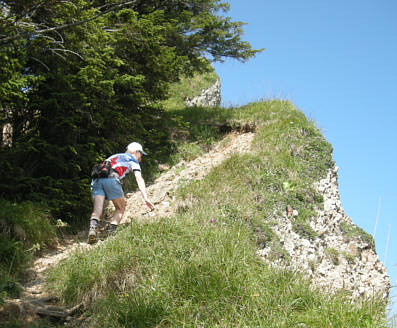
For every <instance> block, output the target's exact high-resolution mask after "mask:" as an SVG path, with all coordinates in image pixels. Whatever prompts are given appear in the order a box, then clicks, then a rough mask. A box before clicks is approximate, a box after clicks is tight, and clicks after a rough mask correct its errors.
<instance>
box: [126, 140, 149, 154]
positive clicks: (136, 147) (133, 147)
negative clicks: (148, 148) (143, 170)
mask: <svg viewBox="0 0 397 328" xmlns="http://www.w3.org/2000/svg"><path fill="white" fill-rule="evenodd" d="M127 150H128V151H129V152H131V153H133V152H134V151H137V150H138V151H139V152H141V153H142V154H143V155H147V153H146V152H144V151H143V149H142V145H141V144H140V143H137V142H131V143H130V144H129V145H128V146H127Z"/></svg>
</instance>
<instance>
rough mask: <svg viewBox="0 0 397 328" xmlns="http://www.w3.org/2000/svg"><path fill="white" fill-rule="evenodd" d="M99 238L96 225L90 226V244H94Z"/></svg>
mask: <svg viewBox="0 0 397 328" xmlns="http://www.w3.org/2000/svg"><path fill="white" fill-rule="evenodd" d="M96 240H97V233H96V228H95V227H90V231H88V241H87V243H88V244H94V243H95V242H96Z"/></svg>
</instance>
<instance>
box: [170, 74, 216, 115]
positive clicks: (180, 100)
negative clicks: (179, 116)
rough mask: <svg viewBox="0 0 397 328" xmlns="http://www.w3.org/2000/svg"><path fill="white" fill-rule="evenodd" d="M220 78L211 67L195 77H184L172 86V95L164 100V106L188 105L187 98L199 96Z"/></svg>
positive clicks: (181, 106)
mask: <svg viewBox="0 0 397 328" xmlns="http://www.w3.org/2000/svg"><path fill="white" fill-rule="evenodd" d="M218 79H219V77H218V75H217V74H216V72H215V71H214V70H213V69H212V67H209V71H208V72H205V73H202V74H197V73H196V74H195V75H194V76H193V77H182V78H181V80H180V81H179V82H178V83H174V84H172V85H171V87H170V92H169V93H170V97H169V98H168V99H167V100H165V101H164V102H163V106H164V107H165V108H167V109H169V110H174V109H180V108H184V107H186V104H185V99H186V98H189V99H192V98H194V97H195V96H199V95H200V94H201V92H202V91H203V90H206V89H208V88H209V87H211V86H212V85H214V84H215V82H216V81H217V80H218Z"/></svg>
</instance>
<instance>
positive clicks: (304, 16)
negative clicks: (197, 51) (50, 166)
mask: <svg viewBox="0 0 397 328" xmlns="http://www.w3.org/2000/svg"><path fill="white" fill-rule="evenodd" d="M227 2H228V3H229V4H230V5H231V10H230V11H229V12H228V13H226V14H225V15H226V16H230V17H232V19H233V20H238V21H243V22H246V23H248V25H246V26H245V27H244V31H245V33H244V37H243V39H244V40H246V41H249V42H250V43H251V45H252V46H253V47H254V48H256V49H259V48H266V50H265V51H264V52H263V53H261V54H259V55H257V56H256V58H254V59H252V60H250V61H248V62H247V63H240V62H237V61H226V62H225V63H223V64H216V65H215V69H216V71H217V73H218V75H219V76H220V78H221V82H222V102H223V105H225V106H230V105H241V104H246V103H248V102H250V101H256V100H260V99H268V98H282V99H288V100H291V101H292V102H293V103H294V104H295V106H297V107H298V108H299V109H301V110H302V111H303V112H304V113H305V114H306V116H307V117H309V118H310V119H312V120H313V121H315V122H316V124H317V126H318V127H319V128H320V129H321V131H322V132H323V134H324V135H325V137H326V138H327V140H328V141H329V142H330V143H331V144H332V145H333V147H334V160H335V162H336V164H337V166H339V168H340V169H339V188H340V189H339V190H340V193H341V201H342V206H343V208H344V210H345V212H346V213H347V215H349V216H350V217H351V218H352V219H353V222H354V223H356V224H357V225H358V226H360V227H361V228H363V229H364V230H365V231H367V232H368V233H370V234H373V232H374V226H375V221H376V217H377V212H378V207H379V206H378V205H379V198H381V202H380V203H381V205H380V215H379V223H378V226H377V231H376V235H375V241H376V249H377V252H378V255H379V258H380V260H381V261H382V262H383V263H385V264H386V266H387V268H388V272H389V275H390V277H391V281H392V284H393V285H394V286H395V285H396V284H397V222H396V219H397V1H396V0H349V1H345V0H344V1H342V0H334V1H318V0H305V1H296V0H277V1H276V0H250V1H243V0H228V1H227ZM389 225H391V230H390V236H391V237H390V242H389V247H388V253H387V258H385V249H386V240H387V235H388V227H389ZM396 289H397V288H394V290H393V293H392V294H393V295H394V297H395V299H394V302H395V303H397V292H396ZM393 312H394V313H397V306H396V304H394V307H393Z"/></svg>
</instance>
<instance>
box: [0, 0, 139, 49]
mask: <svg viewBox="0 0 397 328" xmlns="http://www.w3.org/2000/svg"><path fill="white" fill-rule="evenodd" d="M135 2H136V0H132V1H124V2H122V3H119V4H114V5H112V6H110V7H109V8H108V9H106V10H105V11H103V12H101V13H99V14H96V15H94V16H93V17H91V18H87V19H83V20H81V21H78V22H74V23H69V24H64V25H60V26H54V27H50V28H46V29H42V30H37V31H34V32H27V31H26V32H22V33H18V34H17V35H13V36H9V37H3V38H0V44H6V43H8V42H10V41H13V40H16V39H18V38H23V37H25V38H29V37H30V36H33V35H35V34H44V33H47V32H52V31H59V30H62V29H65V28H69V27H73V26H77V25H82V24H85V23H88V22H90V21H93V20H95V19H97V18H99V17H101V16H103V15H106V14H107V13H109V12H111V11H115V10H119V9H121V8H123V7H125V6H128V5H131V4H134V3H135ZM25 24H26V23H25ZM31 26H33V27H36V26H37V25H35V24H31Z"/></svg>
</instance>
